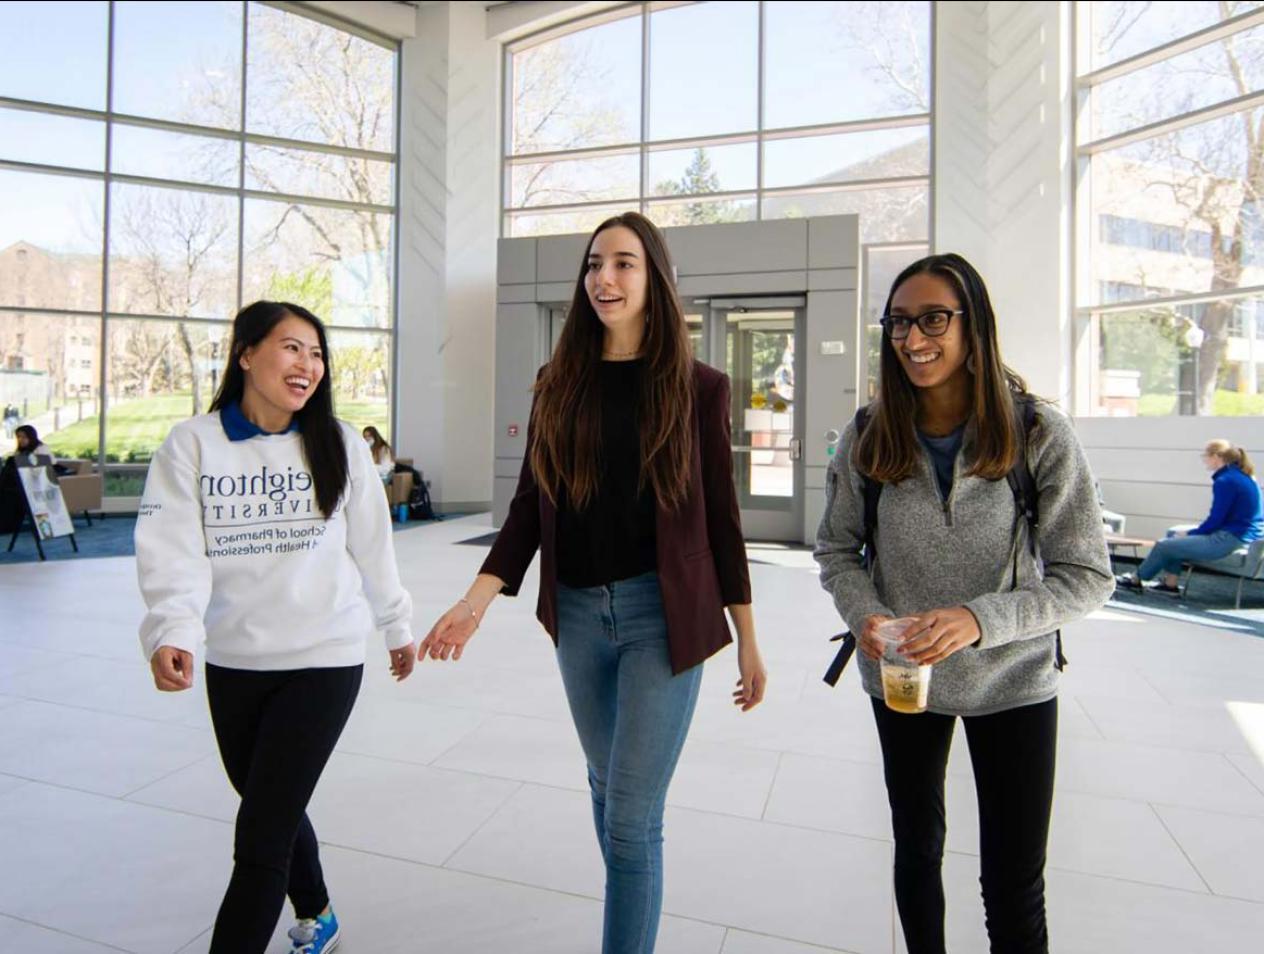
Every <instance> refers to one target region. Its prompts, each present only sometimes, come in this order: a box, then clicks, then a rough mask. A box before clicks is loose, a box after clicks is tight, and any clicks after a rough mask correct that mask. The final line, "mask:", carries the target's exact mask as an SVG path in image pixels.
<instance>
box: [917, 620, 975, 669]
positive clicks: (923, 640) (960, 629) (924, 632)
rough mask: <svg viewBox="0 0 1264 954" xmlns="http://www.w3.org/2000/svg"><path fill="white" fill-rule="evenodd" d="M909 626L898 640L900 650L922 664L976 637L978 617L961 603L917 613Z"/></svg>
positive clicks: (937, 659) (940, 659)
mask: <svg viewBox="0 0 1264 954" xmlns="http://www.w3.org/2000/svg"><path fill="white" fill-rule="evenodd" d="M913 619H914V620H915V621H916V622H914V623H913V625H912V626H910V627H909V629H908V631H909V633H911V634H913V635H911V636H907V637H905V640H904V642H902V643H901V644H900V650H899V651H900V654H901V655H902V656H907V657H908V658H909V659H911V660H913V661H914V662H915V663H918V664H919V665H922V666H933V665H935V663H937V662H943V660H945V659H947V658H948V657H949V656H951V655H952V654H953V653H955V652H956V651H957V650H959V649H964V648H965V647H966V646H973V645H974V644H975V643H977V642H978V641H979V638H980V636H982V633H980V632H979V621H978V620H977V619H975V618H974V614H973V613H971V612H970V611H969V610H968V609H966V608H965V607H964V606H953V607H945V608H944V609H935V610H930V611H928V612H925V613H918V614H917V615H916V616H914V617H913Z"/></svg>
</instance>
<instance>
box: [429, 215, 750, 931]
mask: <svg viewBox="0 0 1264 954" xmlns="http://www.w3.org/2000/svg"><path fill="white" fill-rule="evenodd" d="M671 276H672V266H671V260H670V257H669V256H668V252H667V246H666V244H665V243H664V241H663V236H662V233H661V232H659V230H658V229H657V228H656V227H655V226H654V224H653V223H652V222H650V221H649V220H648V219H646V218H645V217H644V216H641V215H638V214H637V213H635V212H627V213H624V214H623V215H620V216H616V217H615V218H612V219H608V220H607V221H605V222H603V223H602V224H601V225H600V226H598V227H597V230H596V232H594V233H593V236H592V238H591V239H590V240H589V243H588V249H587V251H586V252H585V254H584V260H583V263H582V265H581V268H580V274H579V280H578V281H577V283H576V286H575V295H574V299H573V301H572V303H571V309H570V312H569V317H568V318H567V320H566V326H565V327H564V328H563V329H562V337H561V340H560V341H559V342H558V345H557V350H556V351H555V352H554V354H553V358H552V360H550V361H549V363H548V364H547V365H545V366H544V367H543V368H542V369H541V371H540V375H539V378H538V380H537V381H536V386H535V402H534V405H533V406H532V409H531V419H530V427H529V428H528V432H527V447H526V454H525V457H524V459H523V462H522V473H521V476H520V477H519V478H518V489H517V491H516V492H515V494H514V498H513V502H512V503H511V504H510V507H509V516H508V517H507V518H506V520H505V524H504V526H503V527H502V528H501V531H500V534H499V536H498V537H497V539H496V544H495V545H494V546H493V547H492V551H491V554H490V555H489V556H488V557H487V559H486V561H484V563H483V566H482V569H481V570H480V572H479V575H478V577H477V578H476V579H475V581H474V584H473V586H471V587H470V589H469V591H468V592H467V593H466V594H465V597H464V598H463V599H461V600H458V601H457V603H456V605H455V606H453V607H452V608H451V609H450V610H448V611H447V612H446V613H445V614H444V615H443V616H442V617H441V618H440V619H439V621H438V622H437V623H436V624H435V626H434V628H433V629H432V630H431V631H430V633H429V635H427V637H426V639H425V640H424V641H423V642H422V644H421V647H420V650H419V653H418V655H419V658H423V659H424V658H425V656H426V655H427V654H428V655H429V656H430V658H432V659H448V658H451V659H459V658H460V657H461V651H462V649H463V647H464V646H465V643H466V642H467V641H468V640H469V639H470V637H471V636H473V635H474V632H475V630H477V629H478V624H479V622H480V621H481V620H482V618H483V614H484V613H485V612H486V611H487V607H488V605H489V604H490V603H491V601H492V600H493V599H494V598H495V597H496V595H497V594H498V593H506V594H508V595H510V596H513V595H516V594H517V592H518V588H519V586H520V585H521V584H522V578H523V575H524V574H525V573H526V571H527V567H528V566H529V565H530V563H531V560H532V558H533V557H534V556H535V551H536V550H537V549H539V551H540V597H539V602H538V604H537V608H536V615H537V616H538V617H539V619H540V622H541V623H543V624H544V628H545V629H546V630H548V632H549V635H551V636H552V637H553V641H554V643H555V644H556V646H557V658H558V665H559V667H560V669H561V672H562V682H563V685H564V686H565V689H566V696H567V700H568V702H569V703H570V708H571V714H572V715H573V717H574V719H575V728H576V730H577V731H578V733H579V739H580V743H581V744H582V746H583V748H584V755H585V757H586V759H587V762H588V782H589V787H590V789H591V791H592V802H593V819H594V822H595V824H596V828H597V841H598V843H599V845H600V846H601V852H602V857H603V858H604V859H605V863H606V908H605V926H604V934H603V941H602V952H603V954H650V952H652V951H653V950H654V939H655V936H656V934H657V932H658V920H659V913H660V910H661V906H662V893H663V887H662V886H663V877H662V866H663V860H662V843H663V837H662V824H663V805H664V803H665V801H666V798H667V786H668V784H669V783H670V782H671V777H672V773H673V772H674V771H675V768H676V760H677V758H678V757H679V755H680V750H681V747H682V746H683V745H684V741H685V735H686V733H687V732H688V730H689V722H690V719H691V718H692V716H693V708H694V703H695V702H696V700H697V697H698V685H699V683H700V682H701V679H702V666H701V663H702V661H703V660H704V659H706V658H707V657H708V656H710V655H711V654H712V653H714V652H716V651H717V650H719V649H721V648H722V647H723V646H725V645H726V644H727V643H728V642H730V636H729V627H728V624H727V622H726V621H725V619H724V612H723V610H724V607H726V606H727V607H728V610H729V615H730V617H731V618H732V620H733V625H734V627H735V628H736V630H737V639H738V671H739V674H740V676H741V678H740V679H739V680H738V682H737V689H736V691H735V692H734V693H733V697H734V702H735V703H736V704H737V705H738V706H740V707H741V709H742V711H743V712H745V711H748V710H750V709H751V708H753V707H754V706H756V705H758V704H759V702H760V700H761V699H762V698H763V695H764V684H765V681H766V678H767V677H766V675H765V672H764V666H763V662H762V661H761V659H760V655H759V649H758V647H757V646H756V644H755V627H754V623H753V620H752V616H751V607H750V576H749V573H748V571H747V566H746V549H745V546H744V545H743V542H742V527H741V522H740V520H739V517H738V508H737V498H736V494H735V492H734V489H733V460H732V451H731V446H730V439H729V381H728V378H727V377H726V376H725V375H723V374H721V373H720V372H719V371H716V370H714V369H712V368H709V367H707V366H706V365H704V364H701V363H699V362H697V361H694V360H693V359H692V357H691V355H690V349H689V336H688V332H687V330H686V326H685V320H684V314H683V312H682V310H681V307H680V301H679V300H678V299H677V297H676V291H675V288H674V287H673V286H672V281H671Z"/></svg>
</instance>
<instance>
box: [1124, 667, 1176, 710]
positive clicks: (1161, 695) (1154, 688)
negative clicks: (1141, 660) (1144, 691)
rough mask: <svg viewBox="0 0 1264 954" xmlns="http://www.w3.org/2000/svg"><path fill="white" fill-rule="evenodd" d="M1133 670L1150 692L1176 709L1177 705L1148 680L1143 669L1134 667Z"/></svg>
mask: <svg viewBox="0 0 1264 954" xmlns="http://www.w3.org/2000/svg"><path fill="white" fill-rule="evenodd" d="M1133 668H1134V669H1135V670H1136V673H1137V675H1138V676H1140V677H1141V681H1142V682H1144V683H1145V684H1146V685H1147V686H1149V687H1150V689H1151V691H1153V692H1154V693H1155V694H1156V695H1157V696H1158V697H1159V698H1160V699H1162V700H1163V701H1164V702H1166V703H1167V704H1168V705H1169V706H1172V707H1174V708H1175V707H1177V704H1176V703H1175V702H1173V701H1172V699H1171V698H1170V697H1169V696H1168V695H1167V693H1165V692H1164V691H1163V690H1162V689H1160V688H1159V687H1158V686H1156V685H1155V684H1154V683H1153V682H1151V681H1150V678H1149V677H1148V676H1147V675H1146V673H1145V670H1144V669H1142V668H1140V667H1139V666H1134V667H1133Z"/></svg>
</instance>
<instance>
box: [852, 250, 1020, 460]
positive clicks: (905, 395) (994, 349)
mask: <svg viewBox="0 0 1264 954" xmlns="http://www.w3.org/2000/svg"><path fill="white" fill-rule="evenodd" d="M914 275H935V276H937V277H939V278H942V279H944V280H945V281H947V282H948V284H949V285H950V286H951V287H952V289H953V291H954V292H956V294H957V299H958V301H960V302H961V310H962V311H963V312H964V314H963V315H962V316H961V322H962V329H963V331H964V333H965V341H966V345H967V347H968V348H969V353H970V359H969V360H970V367H971V368H972V369H973V370H972V372H971V388H972V390H971V413H972V414H973V416H974V422H975V428H976V434H975V438H974V451H973V454H972V456H971V460H970V462H969V465H968V469H967V471H966V473H967V474H970V475H971V476H975V477H983V478H986V479H988V480H999V479H1000V478H1002V477H1004V476H1005V475H1006V474H1007V473H1008V472H1009V470H1010V468H1011V467H1013V466H1014V462H1015V460H1016V459H1017V455H1018V452H1019V449H1020V448H1021V447H1022V433H1021V431H1020V430H1019V428H1020V427H1021V424H1020V423H1019V421H1018V419H1017V418H1016V415H1015V412H1014V398H1015V397H1016V396H1025V395H1027V384H1026V382H1024V381H1023V379H1022V378H1021V377H1019V376H1018V375H1017V374H1016V373H1015V372H1013V371H1011V370H1010V369H1009V368H1007V367H1006V366H1005V364H1004V362H1003V361H1002V360H1001V351H1000V346H999V345H998V344H997V340H996V314H995V313H994V312H993V311H992V301H991V299H990V298H989V297H988V292H987V286H986V285H984V284H983V278H982V276H981V275H979V273H978V272H977V271H976V270H975V268H974V266H973V265H971V264H970V263H969V262H967V261H966V260H965V259H964V258H962V257H961V256H960V255H956V254H954V253H951V252H950V253H948V254H945V255H930V256H927V257H926V258H923V259H919V260H918V261H916V262H914V263H913V264H912V265H910V266H908V268H906V269H904V271H902V272H900V274H899V275H897V276H896V279H895V281H894V282H893V283H892V285H891V292H890V294H888V295H887V302H886V305H885V307H884V308H883V309H882V313H883V314H887V313H888V312H889V311H890V310H891V299H893V298H894V297H895V293H896V291H897V290H898V289H899V287H900V286H901V285H903V284H904V283H905V282H906V281H908V280H909V279H910V278H912V277H913V276H914ZM881 360H882V370H881V377H880V379H879V386H878V400H877V401H876V402H875V403H874V405H873V406H872V407H870V409H869V421H868V423H867V424H866V426H865V429H864V432H863V433H862V434H861V436H860V440H859V442H858V443H857V445H856V465H857V467H858V468H859V470H860V471H861V472H862V473H863V474H865V475H866V476H868V477H871V478H873V479H874V480H877V481H881V482H883V483H897V482H899V481H901V480H904V479H905V478H906V477H911V476H912V475H913V474H914V473H916V471H917V468H918V463H919V461H920V460H921V456H922V452H921V448H920V445H919V443H918V440H917V388H916V387H914V385H913V383H912V382H911V381H909V379H908V375H906V374H905V373H904V369H903V368H902V367H901V366H900V359H899V357H898V356H897V355H896V353H895V346H894V345H893V344H892V343H891V339H890V338H888V337H887V336H886V335H885V334H884V335H883V336H882V353H881Z"/></svg>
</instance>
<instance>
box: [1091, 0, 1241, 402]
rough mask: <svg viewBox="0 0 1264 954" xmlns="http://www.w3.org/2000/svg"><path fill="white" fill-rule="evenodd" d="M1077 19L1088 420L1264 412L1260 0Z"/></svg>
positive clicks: (1124, 8)
mask: <svg viewBox="0 0 1264 954" xmlns="http://www.w3.org/2000/svg"><path fill="white" fill-rule="evenodd" d="M1076 19H1077V32H1078V37H1077V41H1078V42H1077V67H1078V69H1077V71H1078V73H1079V80H1078V82H1079V90H1080V109H1079V117H1078V124H1077V140H1078V155H1079V178H1078V191H1079V196H1078V202H1077V204H1078V205H1079V209H1080V222H1079V228H1078V235H1079V242H1078V243H1077V251H1078V261H1079V266H1080V267H1079V276H1080V278H1079V287H1078V289H1077V298H1078V303H1079V305H1080V314H1081V316H1082V317H1083V318H1084V319H1085V320H1086V327H1087V333H1088V335H1089V337H1090V342H1091V346H1092V347H1091V349H1090V350H1091V353H1092V356H1093V358H1092V367H1091V368H1090V369H1089V381H1088V392H1089V394H1090V407H1089V408H1088V409H1087V412H1088V413H1090V414H1097V415H1121V416H1131V415H1166V414H1186V415H1195V414H1199V415H1242V414H1264V327H1261V326H1260V324H1259V323H1258V322H1255V321H1253V320H1251V319H1253V318H1254V317H1255V315H1256V314H1257V308H1258V307H1259V305H1260V304H1261V301H1262V296H1264V3H1258V2H1250V3H1247V2H1186V3H1148V2H1118V0H1109V2H1091V3H1088V2H1082V3H1078V4H1077V5H1076Z"/></svg>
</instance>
